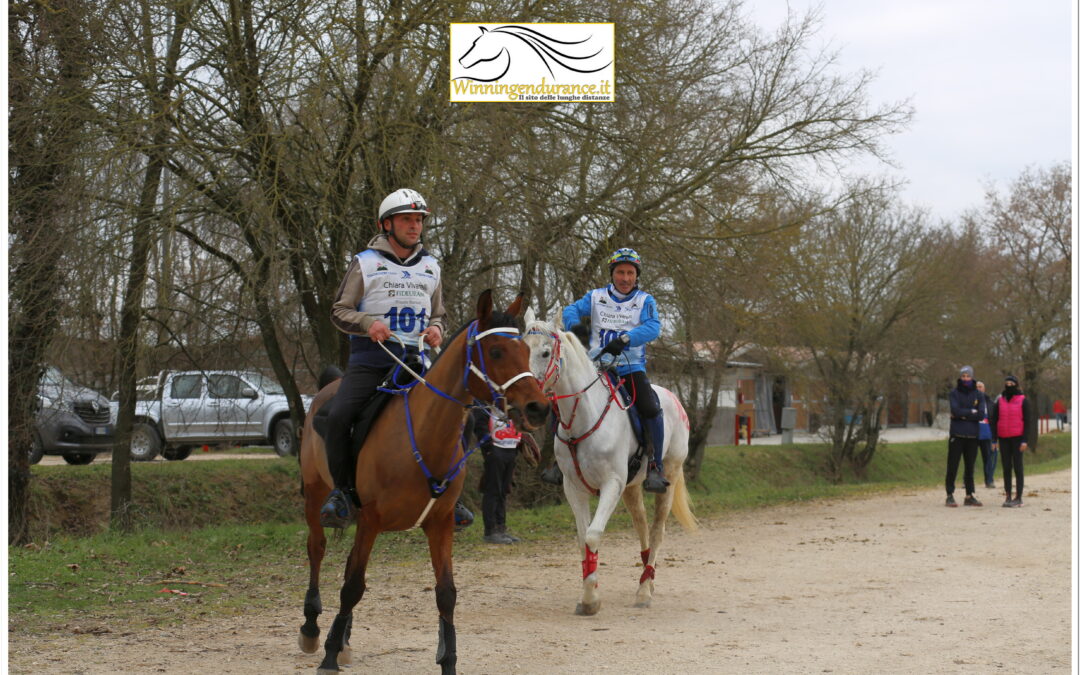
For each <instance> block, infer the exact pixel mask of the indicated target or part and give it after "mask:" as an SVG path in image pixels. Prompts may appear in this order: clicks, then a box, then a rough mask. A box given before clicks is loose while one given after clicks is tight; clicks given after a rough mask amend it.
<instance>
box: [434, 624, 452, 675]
mask: <svg viewBox="0 0 1080 675" xmlns="http://www.w3.org/2000/svg"><path fill="white" fill-rule="evenodd" d="M435 663H437V664H439V665H440V666H442V669H443V672H444V673H447V672H450V673H452V672H454V668H455V666H456V665H457V631H455V630H454V624H452V623H450V622H449V621H447V620H446V619H444V618H443V617H441V616H440V617H439V649H438V651H437V652H435Z"/></svg>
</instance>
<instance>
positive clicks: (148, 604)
mask: <svg viewBox="0 0 1080 675" xmlns="http://www.w3.org/2000/svg"><path fill="white" fill-rule="evenodd" d="M1071 443H1072V439H1071V435H1069V434H1053V435H1049V436H1044V437H1043V438H1041V439H1040V445H1039V451H1038V453H1036V454H1029V455H1028V456H1027V457H1026V458H1025V469H1026V472H1027V473H1028V474H1029V475H1030V474H1038V473H1044V472H1049V471H1056V470H1061V469H1066V468H1069V467H1070V466H1071V459H1072V458H1071ZM825 451H826V449H825V447H824V446H822V445H805V446H787V447H782V446H739V447H734V446H721V447H711V448H709V449H708V450H707V451H706V460H705V462H704V465H703V469H702V472H701V475H700V476H699V477H698V480H697V481H695V483H693V484H692V485H691V495H692V498H693V500H694V510H695V513H696V514H697V515H698V516H699V517H700V518H710V517H716V516H721V515H723V514H726V513H730V512H732V511H736V510H739V509H747V508H755V507H760V506H765V505H770V504H776V503H781V502H792V501H800V500H809V499H817V498H838V497H845V496H852V495H862V494H868V493H873V492H881V491H886V490H891V489H897V488H911V487H923V486H925V487H930V486H939V485H940V484H941V482H942V478H943V474H944V465H945V447H944V443H943V442H940V441H939V442H928V443H906V444H890V445H887V446H885V447H883V448H882V449H881V450H880V451H879V453H878V456H877V457H876V458H875V460H874V462H873V464H872V465H871V468H870V472H869V475H868V477H867V479H866V480H861V481H855V480H848V481H845V482H844V483H842V484H839V485H837V484H833V483H830V482H829V481H827V480H826V479H825V478H824V476H823V473H822V472H821V470H820V467H821V466H823V463H824V457H825ZM474 459H478V458H474ZM472 468H473V472H471V475H470V476H469V477H468V479H467V484H468V485H469V488H468V489H467V493H466V497H465V499H466V503H468V504H470V505H471V506H473V505H479V500H478V496H477V494H476V492H475V485H476V482H477V480H478V474H479V471H478V466H474V467H472ZM979 469H981V464H980V465H979V466H978V467H977V472H978V470H979ZM535 474H536V472H534V471H525V470H522V471H519V475H520V480H519V486H518V489H517V490H516V491H515V494H514V495H513V499H512V503H511V504H510V507H511V509H512V511H511V513H510V516H509V521H510V525H511V529H512V530H513V531H514V532H515V533H517V534H519V535H521V536H523V537H525V538H526V539H527V540H528V541H530V542H551V541H561V542H570V541H571V540H572V537H573V531H574V530H573V528H574V526H573V518H572V516H571V512H570V509H569V508H568V507H567V506H565V505H564V504H554V505H551V504H548V505H545V506H540V507H536V508H525V507H522V506H521V505H520V502H521V501H522V500H531V502H532V503H536V502H541V503H543V502H552V501H555V500H556V499H557V494H558V490H557V489H555V488H550V487H548V486H543V487H537V485H539V484H538V483H537V482H536V480H535ZM998 475H999V476H1000V465H999V470H998ZM108 478H109V467H108V466H104V465H103V466H94V465H90V466H83V467H68V466H55V467H40V466H39V467H34V481H33V486H34V487H33V489H34V496H33V499H32V509H31V512H32V514H33V515H34V518H35V519H37V520H41V519H46V520H48V519H49V518H51V519H52V520H51V521H49V522H51V523H52V526H50V527H40V526H39V527H38V528H36V530H35V531H36V532H39V533H41V536H40V537H39V538H37V540H36V541H35V543H33V544H31V545H29V546H27V547H19V548H15V547H9V548H8V556H9V570H8V572H9V576H8V611H9V630H10V631H12V634H13V635H17V634H34V633H42V632H45V631H56V630H63V631H68V632H77V633H94V632H101V631H111V632H120V631H136V630H139V629H141V628H145V627H148V626H155V625H169V624H174V623H178V622H182V621H189V620H192V619H197V618H200V617H207V616H223V615H224V616H228V615H239V614H241V613H244V612H248V611H251V610H252V609H256V608H267V607H272V606H276V607H281V606H291V605H295V607H296V610H297V611H296V613H297V620H298V621H299V620H300V606H301V604H302V599H303V592H304V589H305V587H306V585H307V561H306V556H305V553H304V541H305V537H306V529H305V527H304V526H303V523H302V522H301V521H300V509H301V501H300V497H299V493H298V487H299V477H298V471H297V466H296V462H295V461H294V460H291V459H283V460H282V461H280V462H277V461H260V462H252V461H244V460H220V461H213V462H170V463H167V464H163V463H155V464H150V465H134V466H133V481H134V484H135V501H136V515H137V518H136V522H137V523H139V529H138V531H137V532H136V533H134V534H130V535H119V534H115V533H110V532H108V531H103V528H104V520H103V519H107V509H108ZM998 480H999V485H1000V480H1001V479H1000V478H999V479H998ZM980 483H981V481H980ZM536 490H547V492H546V493H544V494H543V495H541V497H542V498H536V497H534V494H535V491H536ZM65 518H67V520H65ZM252 523H256V524H252ZM65 524H66V527H60V526H63V525H65ZM629 527H630V523H629V517H628V516H627V515H626V513H625V510H624V509H621V508H620V509H619V510H618V511H617V512H616V514H615V516H614V517H613V518H612V522H611V524H610V526H609V528H608V529H609V530H618V529H626V528H629ZM351 532H352V531H351V530H350V531H349V534H350V535H351ZM80 533H82V534H80ZM481 535H482V526H481V524H480V523H477V524H476V525H474V526H473V527H471V528H469V529H468V530H466V531H465V532H462V533H461V534H459V535H458V537H457V538H456V540H455V555H456V556H458V557H472V556H485V555H501V554H505V553H506V552H508V551H507V549H497V550H494V549H491V548H489V547H486V546H484V544H482V542H481ZM348 541H350V540H349V539H339V540H336V541H335V540H333V539H332V540H331V544H330V547H329V548H330V551H329V552H328V555H327V561H326V563H325V568H324V569H325V570H326V572H325V573H324V592H325V593H333V591H332V590H331V589H332V587H333V584H334V583H336V581H331V580H336V579H339V578H340V574H341V570H342V569H343V567H344V559H345V555H346V550H345V549H346V547H347V545H348V544H347V542H348ZM372 559H373V561H375V564H376V565H378V566H379V567H382V568H384V569H386V568H387V567H393V566H414V565H424V566H426V565H427V564H428V560H427V546H426V542H425V541H424V537H423V534H422V533H421V532H407V533H396V534H391V535H387V536H383V537H380V538H379V539H378V541H377V543H376V549H375V552H374V554H373V558H372ZM567 564H568V565H570V564H571V561H569V560H568V563H567ZM163 590H167V591H169V592H163ZM172 591H180V593H186V595H181V594H180V593H174V592H172Z"/></svg>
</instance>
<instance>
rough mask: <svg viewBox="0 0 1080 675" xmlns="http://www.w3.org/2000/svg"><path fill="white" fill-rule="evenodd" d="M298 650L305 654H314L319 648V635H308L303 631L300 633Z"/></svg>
mask: <svg viewBox="0 0 1080 675" xmlns="http://www.w3.org/2000/svg"><path fill="white" fill-rule="evenodd" d="M299 642H300V651H302V652H304V653H305V654H314V653H315V652H316V651H318V649H319V636H318V635H313V636H312V637H308V636H306V635H304V634H303V633H300V640H299Z"/></svg>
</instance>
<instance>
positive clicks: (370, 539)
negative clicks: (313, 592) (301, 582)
mask: <svg viewBox="0 0 1080 675" xmlns="http://www.w3.org/2000/svg"><path fill="white" fill-rule="evenodd" d="M376 536H378V531H376V530H375V528H373V527H369V526H365V524H364V521H363V519H357V522H356V539H354V540H353V547H352V550H351V551H350V552H349V560H348V562H347V563H346V564H345V583H344V584H342V586H341V595H340V600H341V607H340V608H339V610H338V614H337V616H335V617H334V622H333V623H332V624H331V625H330V632H328V633H327V634H326V643H325V645H324V649H325V650H326V654H325V656H324V657H323V660H322V663H320V664H319V668H318V670H317V671H316V673H317V675H332V674H333V673H337V672H339V671H340V668H339V667H338V665H339V664H346V663H350V662H351V661H352V652H351V650H350V649H349V637H350V635H351V633H352V611H353V608H354V607H356V605H357V603H359V602H360V599H361V598H363V597H364V590H365V589H366V588H367V585H366V582H365V580H364V576H365V573H366V571H367V563H368V557H370V556H371V547H372V546H373V545H374V544H375V537H376Z"/></svg>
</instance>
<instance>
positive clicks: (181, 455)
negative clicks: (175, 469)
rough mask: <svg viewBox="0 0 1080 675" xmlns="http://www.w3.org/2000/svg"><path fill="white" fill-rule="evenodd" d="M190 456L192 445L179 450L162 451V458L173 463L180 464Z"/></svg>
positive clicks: (167, 449) (181, 447)
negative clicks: (179, 462)
mask: <svg viewBox="0 0 1080 675" xmlns="http://www.w3.org/2000/svg"><path fill="white" fill-rule="evenodd" d="M190 454H191V446H190V445H182V446H180V447H178V448H165V449H164V450H162V451H161V456H162V457H164V458H165V459H167V460H169V461H172V462H178V461H180V460H181V459H187V458H188V455H190Z"/></svg>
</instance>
